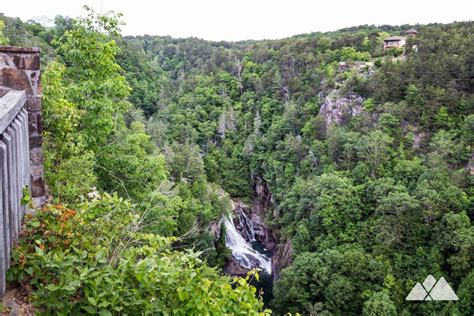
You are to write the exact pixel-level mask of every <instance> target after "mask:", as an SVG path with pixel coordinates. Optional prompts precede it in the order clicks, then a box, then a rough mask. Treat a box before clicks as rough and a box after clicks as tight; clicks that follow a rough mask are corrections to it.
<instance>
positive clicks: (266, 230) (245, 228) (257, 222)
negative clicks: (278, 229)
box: [233, 200, 277, 252]
mask: <svg viewBox="0 0 474 316" xmlns="http://www.w3.org/2000/svg"><path fill="white" fill-rule="evenodd" d="M234 214H235V217H234V218H233V220H234V224H235V227H236V228H237V230H238V231H239V232H240V234H241V235H242V237H244V239H245V240H246V241H248V242H251V241H252V236H251V235H254V236H255V240H257V241H258V242H260V243H261V244H262V245H263V247H265V249H266V250H268V251H271V252H273V251H275V249H276V245H277V238H276V236H275V233H274V231H273V230H272V229H271V228H270V227H269V226H268V225H267V224H265V222H264V219H265V210H264V208H263V206H262V204H261V203H260V202H259V201H258V200H255V201H254V202H253V203H252V206H251V207H248V206H247V205H246V204H244V203H243V202H242V201H240V200H235V201H234ZM249 227H251V229H252V232H250V231H249Z"/></svg>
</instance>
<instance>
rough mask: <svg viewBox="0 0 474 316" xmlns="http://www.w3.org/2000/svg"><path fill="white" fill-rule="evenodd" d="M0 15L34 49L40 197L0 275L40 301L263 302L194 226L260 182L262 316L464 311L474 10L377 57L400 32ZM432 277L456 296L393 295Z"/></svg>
mask: <svg viewBox="0 0 474 316" xmlns="http://www.w3.org/2000/svg"><path fill="white" fill-rule="evenodd" d="M0 20H3V21H4V26H3V25H2V24H0V29H1V28H2V27H3V36H0V41H2V42H8V43H9V44H11V45H19V46H39V47H41V48H42V63H43V65H44V67H43V74H42V85H43V116H44V126H45V135H44V138H45V144H44V149H45V170H46V171H47V184H48V186H49V190H50V192H51V194H52V196H53V200H52V201H51V205H50V206H48V207H47V208H46V209H45V210H44V211H42V212H40V213H39V215H38V216H37V217H36V218H34V219H31V220H30V221H27V223H26V226H27V228H28V232H29V235H28V236H27V237H25V238H24V240H23V241H22V242H21V243H20V246H19V247H18V249H17V250H16V251H15V255H16V258H17V260H16V262H15V264H14V266H13V267H12V269H11V270H10V272H9V277H10V280H12V281H14V282H17V283H18V284H20V285H22V286H24V287H25V288H28V289H29V291H30V293H31V299H32V301H33V302H35V304H36V305H37V306H38V308H39V309H40V310H43V311H45V312H61V313H64V314H67V313H69V312H82V313H85V312H87V313H92V314H93V313H99V312H101V313H104V314H106V313H107V311H110V312H112V313H113V314H117V313H122V314H127V313H131V312H142V313H155V314H166V313H176V314H205V313H209V314H229V313H230V314H232V313H233V314H249V313H250V314H251V313H256V312H257V311H262V308H263V303H262V301H261V299H260V298H259V296H258V295H257V296H255V294H256V293H255V292H256V290H255V288H254V287H252V286H250V285H249V284H248V282H247V281H249V280H245V279H242V278H240V279H234V281H233V285H232V283H231V279H230V278H228V277H225V276H223V275H221V273H220V269H221V267H222V266H223V265H224V263H225V262H226V261H227V260H228V259H229V256H230V254H229V251H228V250H227V249H226V248H225V243H224V241H223V240H222V238H219V239H218V240H215V236H214V235H213V234H212V233H211V232H210V231H209V229H208V227H209V225H210V223H212V222H214V221H218V220H219V219H220V218H221V216H222V214H224V213H225V212H228V211H229V209H230V206H229V203H230V201H229V197H239V198H241V199H243V200H247V201H250V200H252V199H253V198H254V196H255V185H256V182H257V180H258V181H260V179H263V182H264V183H265V185H266V187H267V188H268V190H269V192H271V200H272V203H271V207H269V208H268V209H267V210H266V222H267V223H268V224H269V225H271V227H273V228H274V229H275V231H278V235H279V239H280V240H279V241H280V243H281V244H283V243H285V242H286V241H289V242H290V243H291V246H292V264H291V265H290V266H288V267H286V268H285V269H283V271H282V272H281V274H280V277H279V279H278V280H276V282H275V283H274V289H273V292H274V298H273V300H272V301H271V302H270V307H271V309H272V311H273V312H275V313H277V314H284V313H298V312H299V313H302V314H314V315H316V314H335V315H359V314H364V315H398V314H402V315H410V314H415V315H425V314H432V313H439V314H442V315H472V314H473V313H474V270H473V263H474V228H473V225H472V221H473V219H474V208H473V193H474V186H473V181H474V179H473V174H472V173H473V169H474V166H473V165H474V158H473V157H474V156H473V146H474V136H473V135H474V94H473V93H474V43H473V41H472V34H474V23H473V22H457V23H451V24H430V25H417V26H415V27H416V29H417V31H418V35H417V36H416V37H410V38H408V40H407V44H406V46H405V48H403V49H392V50H388V51H384V50H383V49H382V44H383V39H384V38H386V37H387V36H388V35H404V32H405V30H407V29H408V28H409V27H411V26H408V25H401V26H380V27H376V26H368V25H366V26H359V27H353V28H347V29H342V30H339V31H335V32H328V33H311V34H303V35H298V36H294V37H291V38H286V39H281V40H265V41H244V42H210V41H205V40H200V39H196V38H187V39H174V38H171V37H158V36H148V35H147V36H134V37H131V36H126V37H122V36H120V34H119V27H120V20H119V16H115V15H106V16H104V15H96V14H95V13H94V12H92V11H87V15H86V17H85V18H81V19H76V20H72V19H69V18H65V17H60V16H58V17H57V18H56V19H55V27H53V28H44V27H42V26H41V25H39V24H37V23H35V22H32V21H29V22H22V21H20V20H18V19H11V18H8V17H4V16H2V15H0ZM224 192H225V193H224ZM76 223H80V225H77V224H76ZM171 262H172V263H173V264H170V263H171ZM429 274H432V275H434V276H435V277H436V278H439V277H441V276H443V277H445V278H446V279H447V280H448V282H449V284H450V285H451V286H452V287H453V288H454V289H455V290H456V293H457V295H458V297H459V301H457V302H420V303H413V302H406V301H405V297H406V295H407V294H408V293H409V292H410V290H411V288H412V287H413V286H414V285H415V283H416V282H422V281H423V280H424V279H425V278H426V276H427V275H429ZM254 277H258V276H252V275H249V277H248V279H249V278H254ZM231 285H232V286H231Z"/></svg>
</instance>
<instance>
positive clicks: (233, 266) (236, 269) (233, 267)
mask: <svg viewBox="0 0 474 316" xmlns="http://www.w3.org/2000/svg"><path fill="white" fill-rule="evenodd" d="M249 271H250V269H247V268H244V267H242V266H241V265H240V264H239V263H238V262H237V261H236V260H235V258H234V257H233V256H231V257H230V259H229V261H228V262H227V263H226V265H225V266H224V273H226V274H229V275H234V276H246V275H247V273H248V272H249Z"/></svg>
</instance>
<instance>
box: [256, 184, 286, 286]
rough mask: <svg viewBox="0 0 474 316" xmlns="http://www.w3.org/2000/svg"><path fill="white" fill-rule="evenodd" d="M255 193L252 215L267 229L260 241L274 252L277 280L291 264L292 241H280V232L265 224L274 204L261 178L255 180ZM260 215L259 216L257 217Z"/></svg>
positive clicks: (273, 271) (274, 274)
mask: <svg viewBox="0 0 474 316" xmlns="http://www.w3.org/2000/svg"><path fill="white" fill-rule="evenodd" d="M255 192H256V193H257V199H256V200H254V203H253V204H252V215H253V214H256V216H254V217H255V221H256V222H257V221H258V220H259V219H260V220H261V223H262V224H263V225H262V226H263V227H266V229H265V230H263V234H264V235H262V240H261V241H260V242H261V243H262V244H263V245H264V247H265V248H267V249H269V250H271V251H272V253H273V256H272V276H273V279H274V280H277V279H278V278H279V276H280V272H281V270H283V268H286V267H287V266H289V265H290V264H291V260H292V257H291V254H292V248H291V241H290V240H286V241H283V240H279V236H278V232H277V231H276V230H274V229H270V228H269V227H268V226H266V225H265V224H264V223H263V219H264V218H265V211H266V210H267V209H269V208H270V207H271V206H272V204H273V199H272V194H271V193H270V191H269V190H268V187H267V185H266V184H265V182H264V181H263V180H262V179H261V178H256V179H255ZM257 214H258V216H257ZM255 235H257V229H255Z"/></svg>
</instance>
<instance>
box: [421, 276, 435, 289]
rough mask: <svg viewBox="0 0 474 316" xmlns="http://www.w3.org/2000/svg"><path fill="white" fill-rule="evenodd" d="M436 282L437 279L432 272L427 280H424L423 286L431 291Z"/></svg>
mask: <svg viewBox="0 0 474 316" xmlns="http://www.w3.org/2000/svg"><path fill="white" fill-rule="evenodd" d="M435 284H436V279H435V278H434V276H432V275H431V274H430V275H428V276H427V277H426V279H425V281H423V287H424V288H425V290H426V291H428V292H429V291H431V289H432V288H433V286H434V285H435Z"/></svg>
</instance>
